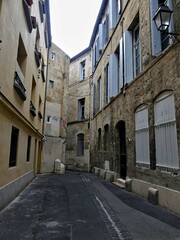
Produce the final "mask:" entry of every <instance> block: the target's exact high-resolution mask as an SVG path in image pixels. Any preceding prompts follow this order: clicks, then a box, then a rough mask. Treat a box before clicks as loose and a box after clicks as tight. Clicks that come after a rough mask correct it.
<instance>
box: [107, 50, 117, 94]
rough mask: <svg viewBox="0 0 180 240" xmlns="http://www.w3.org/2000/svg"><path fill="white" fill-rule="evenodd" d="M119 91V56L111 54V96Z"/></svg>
mask: <svg viewBox="0 0 180 240" xmlns="http://www.w3.org/2000/svg"><path fill="white" fill-rule="evenodd" d="M117 93H118V57H117V55H116V54H114V53H113V54H111V55H110V59H109V97H113V96H116V95H117Z"/></svg>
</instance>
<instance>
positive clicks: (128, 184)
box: [125, 178, 132, 192]
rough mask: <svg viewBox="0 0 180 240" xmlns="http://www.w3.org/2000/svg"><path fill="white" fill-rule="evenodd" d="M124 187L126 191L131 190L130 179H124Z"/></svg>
mask: <svg viewBox="0 0 180 240" xmlns="http://www.w3.org/2000/svg"><path fill="white" fill-rule="evenodd" d="M125 189H126V191H128V192H132V179H130V178H126V181H125Z"/></svg>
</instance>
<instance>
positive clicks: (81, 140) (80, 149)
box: [77, 133, 84, 157]
mask: <svg viewBox="0 0 180 240" xmlns="http://www.w3.org/2000/svg"><path fill="white" fill-rule="evenodd" d="M77 156H78V157H82V156H84V134H83V133H79V134H78V135H77Z"/></svg>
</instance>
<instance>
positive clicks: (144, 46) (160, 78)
mask: <svg viewBox="0 0 180 240" xmlns="http://www.w3.org/2000/svg"><path fill="white" fill-rule="evenodd" d="M177 7H178V6H177ZM176 10H177V9H176ZM138 12H139V27H140V46H141V73H140V74H139V75H138V76H137V77H136V78H134V79H133V81H131V82H130V83H128V84H126V85H125V86H124V88H123V89H122V90H121V91H120V93H119V94H118V95H117V96H116V97H115V98H114V99H111V101H110V102H109V103H108V104H107V105H105V99H104V96H105V94H104V93H105V89H104V85H105V84H104V82H103V83H102V102H103V108H102V110H101V111H99V112H98V113H96V115H95V116H93V114H91V117H92V119H91V122H90V126H91V129H90V134H91V137H90V139H91V142H90V143H91V164H92V166H98V167H100V168H102V167H103V166H104V162H105V160H108V161H110V170H113V171H116V172H117V173H118V175H119V176H120V153H119V149H120V142H119V133H118V124H119V123H120V121H124V122H125V132H126V154H127V155H126V157H127V176H129V177H138V178H140V179H142V180H145V181H150V182H152V183H153V182H154V183H156V184H160V185H164V186H171V187H172V188H174V189H180V181H179V177H178V176H179V170H173V169H163V168H158V167H156V169H155V167H154V165H153V163H154V160H155V136H154V134H155V133H154V101H155V99H156V97H157V96H158V95H159V94H160V93H162V92H163V91H166V90H172V91H173V94H174V96H175V111H176V125H177V134H178V148H179V152H180V135H179V131H180V124H179V121H178V119H179V107H180V106H179V102H180V91H179V89H180V88H179V87H180V82H179V80H180V71H179V61H180V55H179V52H180V46H179V43H176V44H175V45H172V46H170V47H169V48H167V49H166V50H165V51H164V52H163V53H162V54H160V55H159V56H158V57H156V58H155V57H153V56H152V55H151V32H150V21H149V20H150V15H149V1H130V2H129V4H128V5H127V6H126V8H125V10H124V13H123V16H122V18H121V21H119V23H118V25H117V26H116V28H115V30H114V32H113V33H112V36H111V39H110V41H109V43H108V45H107V46H106V48H105V49H104V52H103V54H102V56H101V58H100V60H99V62H98V64H97V68H96V70H95V72H94V75H93V83H94V84H97V80H98V79H99V78H100V77H101V79H102V80H104V68H105V66H106V64H107V63H108V61H109V59H108V56H109V55H110V54H112V53H113V52H114V51H115V50H116V48H117V46H118V44H119V41H120V38H121V37H122V35H123V32H125V31H126V30H127V29H128V28H129V26H131V23H132V22H133V19H134V18H135V17H136V16H137V14H138ZM175 23H176V24H177V22H176V19H175ZM175 26H176V27H178V26H177V25H175ZM141 104H146V105H147V106H148V114H149V125H150V129H149V131H150V158H151V165H150V166H143V165H140V166H139V165H138V166H136V159H135V111H136V109H137V108H138V107H139V106H140V105H141ZM106 124H109V137H108V143H109V145H108V150H107V151H104V143H103V136H104V126H105V125H106ZM99 128H101V130H102V133H101V135H102V143H101V149H100V150H99V149H98V129H99ZM162 172H163V173H162ZM169 172H171V174H169ZM156 175H157V178H155V176H156ZM166 177H167V178H166Z"/></svg>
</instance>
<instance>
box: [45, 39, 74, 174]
mask: <svg viewBox="0 0 180 240" xmlns="http://www.w3.org/2000/svg"><path fill="white" fill-rule="evenodd" d="M52 54H53V55H54V57H53V59H52ZM48 62H49V71H48V83H47V96H46V105H45V106H46V109H45V129H44V133H45V138H44V143H43V154H42V163H41V172H52V171H53V170H54V160H56V159H60V160H61V161H62V162H63V163H65V146H66V127H67V114H66V111H67V102H66V96H67V91H68V79H69V62H70V59H69V57H68V56H67V54H66V53H64V52H63V51H62V50H61V49H60V48H59V47H58V46H56V45H55V44H52V46H51V48H50V53H49V61H48ZM50 80H51V81H53V82H54V87H53V88H50V86H49V81H50ZM47 116H50V117H51V119H50V122H47Z"/></svg>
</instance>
